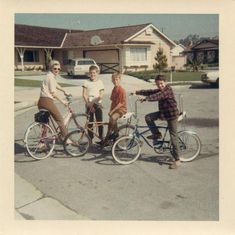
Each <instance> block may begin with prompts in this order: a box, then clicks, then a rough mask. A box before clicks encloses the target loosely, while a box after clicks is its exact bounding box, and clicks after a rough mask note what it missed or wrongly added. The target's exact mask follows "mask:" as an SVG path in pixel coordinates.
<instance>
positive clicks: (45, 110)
mask: <svg viewBox="0 0 235 235" xmlns="http://www.w3.org/2000/svg"><path fill="white" fill-rule="evenodd" d="M40 111H43V112H49V110H47V109H39V112H40ZM49 113H50V112H49Z"/></svg>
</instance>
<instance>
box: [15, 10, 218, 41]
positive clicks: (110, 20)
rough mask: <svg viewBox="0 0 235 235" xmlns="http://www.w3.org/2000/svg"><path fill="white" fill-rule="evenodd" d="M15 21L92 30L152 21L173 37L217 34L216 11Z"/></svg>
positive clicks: (23, 15)
mask: <svg viewBox="0 0 235 235" xmlns="http://www.w3.org/2000/svg"><path fill="white" fill-rule="evenodd" d="M15 23H16V24H26V25H34V26H44V27H54V28H66V29H81V30H92V29H101V28H111V27H120V26H127V25H135V24H145V23H152V24H153V25H154V26H155V27H157V28H158V29H159V30H160V31H162V32H163V33H164V34H166V35H167V36H168V37H169V38H170V39H172V40H179V39H184V38H185V37H187V36H188V35H189V34H198V35H199V36H200V37H214V36H219V15H218V14H103V13H102V14H85V13H84V14H81V13H78V14H52V13H48V14H36V13H35V14H32V13H27V14H26V13H17V14H15Z"/></svg>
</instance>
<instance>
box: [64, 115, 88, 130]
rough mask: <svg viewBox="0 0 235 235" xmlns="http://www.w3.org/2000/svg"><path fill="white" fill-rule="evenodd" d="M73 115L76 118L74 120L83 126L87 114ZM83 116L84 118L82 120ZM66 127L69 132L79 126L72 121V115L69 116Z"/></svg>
mask: <svg viewBox="0 0 235 235" xmlns="http://www.w3.org/2000/svg"><path fill="white" fill-rule="evenodd" d="M73 115H74V118H75V119H76V121H77V122H78V124H79V125H80V127H84V125H85V122H86V120H87V115H86V114H84V113H75V114H73ZM84 118H85V120H83V119H84ZM81 119H82V120H81ZM66 127H67V130H68V132H69V133H70V132H72V131H74V130H76V129H78V128H79V127H78V126H77V125H76V123H75V122H74V120H73V117H70V119H69V121H68V124H67V125H66Z"/></svg>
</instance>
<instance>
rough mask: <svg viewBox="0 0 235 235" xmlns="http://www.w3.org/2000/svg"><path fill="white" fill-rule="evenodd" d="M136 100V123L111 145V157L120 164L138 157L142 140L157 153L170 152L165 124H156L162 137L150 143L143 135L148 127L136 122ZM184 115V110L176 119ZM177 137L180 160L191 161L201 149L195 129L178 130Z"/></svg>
mask: <svg viewBox="0 0 235 235" xmlns="http://www.w3.org/2000/svg"><path fill="white" fill-rule="evenodd" d="M137 102H139V99H137V100H136V101H135V113H134V114H133V116H134V117H135V120H136V123H135V125H133V126H132V129H134V131H133V132H132V133H130V134H129V135H126V136H123V137H121V138H119V139H117V140H116V142H115V143H114V144H113V146H112V156H113V159H114V160H115V161H116V162H117V163H119V164H122V165H127V164H131V163H133V162H135V161H136V160H137V159H138V158H139V156H140V153H141V147H142V144H143V141H144V142H145V143H146V144H147V145H148V146H149V147H151V148H152V149H153V150H154V151H155V152H156V153H157V154H163V153H167V152H168V153H169V152H172V145H171V141H170V138H169V129H168V126H167V125H158V128H159V129H162V130H163V138H162V139H160V140H153V141H152V143H151V142H150V141H148V139H147V138H146V137H145V134H147V133H150V129H149V128H148V126H146V125H145V126H141V125H139V124H138V122H139V119H138V117H137ZM185 116H186V112H181V113H180V116H179V118H178V121H179V122H180V121H182V120H183V119H184V118H185ZM140 129H144V130H140ZM141 139H142V140H143V141H142V140H141ZM178 139H179V149H180V153H179V155H180V160H181V161H182V162H189V161H193V160H194V159H195V158H196V157H197V156H198V155H199V154H200V151H201V141H200V138H199V136H198V135H197V133H196V132H195V131H191V130H185V129H184V130H181V131H179V132H178Z"/></svg>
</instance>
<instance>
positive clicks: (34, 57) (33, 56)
mask: <svg viewBox="0 0 235 235" xmlns="http://www.w3.org/2000/svg"><path fill="white" fill-rule="evenodd" d="M18 61H20V57H19V55H18ZM24 62H39V51H33V50H32V51H31V50H26V51H25V52H24Z"/></svg>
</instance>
